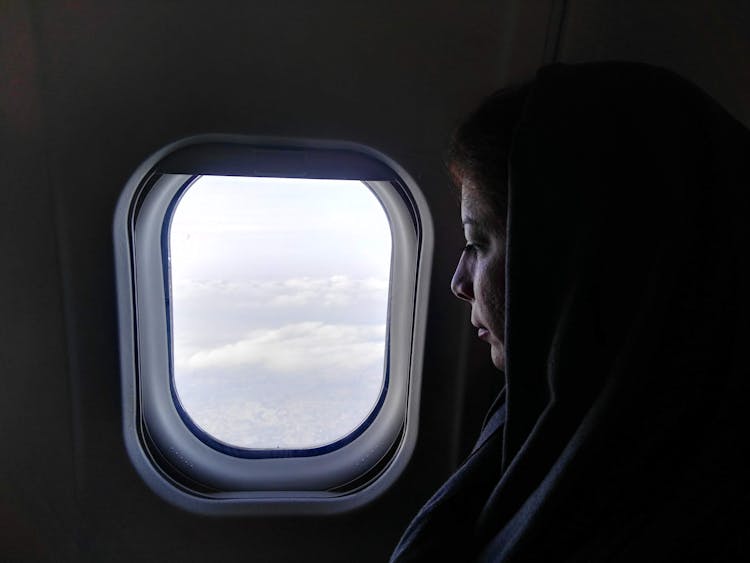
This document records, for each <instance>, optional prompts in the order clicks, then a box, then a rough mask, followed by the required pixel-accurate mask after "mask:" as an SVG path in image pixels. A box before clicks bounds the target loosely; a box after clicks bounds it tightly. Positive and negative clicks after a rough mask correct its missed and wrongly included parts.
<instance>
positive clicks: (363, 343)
mask: <svg viewBox="0 0 750 563" xmlns="http://www.w3.org/2000/svg"><path fill="white" fill-rule="evenodd" d="M384 342H385V325H379V326H367V325H365V326H350V325H327V324H324V323H321V322H306V323H297V324H291V325H286V326H282V327H279V328H274V329H261V330H254V331H252V332H250V333H249V334H248V335H247V336H246V337H245V338H243V339H242V340H239V341H238V342H233V343H231V344H227V345H224V346H220V347H217V348H211V349H208V350H200V351H198V352H196V353H194V354H192V355H191V356H190V357H188V358H186V361H185V362H184V364H183V363H182V362H178V358H175V362H176V363H177V365H178V366H179V367H185V368H187V369H190V370H201V369H207V368H211V369H215V370H219V369H224V368H235V367H253V366H262V367H264V368H266V369H268V370H270V371H273V372H279V373H294V372H302V371H307V372H310V371H319V370H341V369H343V370H346V371H350V370H357V369H364V368H365V367H367V366H370V365H372V364H373V362H378V361H379V362H381V363H382V361H383V351H384Z"/></svg>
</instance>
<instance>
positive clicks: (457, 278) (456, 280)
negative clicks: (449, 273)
mask: <svg viewBox="0 0 750 563" xmlns="http://www.w3.org/2000/svg"><path fill="white" fill-rule="evenodd" d="M451 291H453V295H455V296H456V297H458V298H459V299H463V300H464V301H469V302H471V301H472V300H473V299H474V288H473V283H472V280H471V276H470V275H469V271H468V270H467V268H466V264H465V261H464V255H463V254H462V255H461V258H460V259H459V261H458V265H457V266H456V271H455V272H453V279H451Z"/></svg>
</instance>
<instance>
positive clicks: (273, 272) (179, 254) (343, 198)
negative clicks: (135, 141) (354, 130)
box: [169, 176, 391, 449]
mask: <svg viewBox="0 0 750 563" xmlns="http://www.w3.org/2000/svg"><path fill="white" fill-rule="evenodd" d="M169 244H170V280H171V291H172V348H173V364H174V384H175V389H176V391H177V394H178V396H179V399H180V402H181V403H182V406H183V407H184V409H185V411H186V412H187V414H188V415H189V416H190V417H191V418H192V419H193V421H194V422H195V423H196V424H197V425H198V426H199V427H200V428H202V429H203V430H205V431H206V432H207V433H208V434H210V435H212V436H213V437H215V438H216V439H218V440H220V441H222V442H225V443H228V444H230V445H232V446H236V447H245V448H262V449H276V448H280V449H302V448H313V447H316V446H321V445H325V444H329V443H331V442H334V441H336V440H337V439H339V438H342V437H344V436H346V435H347V434H349V433H351V432H352V431H353V430H354V429H355V428H357V427H358V426H359V424H360V423H361V422H363V421H364V420H365V418H366V417H367V416H368V414H369V413H370V412H371V411H372V409H373V407H374V406H375V404H376V403H377V401H378V397H379V395H380V392H381V390H382V387H383V382H384V377H383V376H384V349H385V332H386V317H387V302H388V283H389V274H390V259H391V231H390V226H389V223H388V218H387V216H386V214H385V212H384V210H383V208H382V206H381V204H380V202H379V201H378V199H377V198H376V197H375V196H374V195H373V194H372V192H371V191H370V190H369V189H368V188H367V187H366V186H365V185H364V184H363V183H362V182H358V181H350V180H346V181H344V180H307V179H287V178H238V177H223V176H203V177H201V178H199V179H198V180H197V181H196V182H194V184H193V185H192V186H191V187H190V188H189V189H188V190H187V191H186V192H185V194H184V195H183V196H182V198H181V200H180V201H179V204H178V205H177V206H176V209H175V211H174V215H173V217H172V222H171V226H170V230H169Z"/></svg>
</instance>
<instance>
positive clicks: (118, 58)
mask: <svg viewBox="0 0 750 563" xmlns="http://www.w3.org/2000/svg"><path fill="white" fill-rule="evenodd" d="M748 24H750V5H748V4H746V3H739V2H729V1H726V2H712V3H710V4H709V3H704V2H700V1H698V0H694V1H690V2H675V3H671V4H667V3H654V2H647V1H645V0H638V1H637V2H628V3H621V2H607V1H604V0H600V1H595V0H571V1H569V2H563V1H560V0H544V1H543V0H534V1H528V0H510V1H503V2H497V1H494V0H478V1H476V2H471V3H469V4H462V3H458V2H448V1H435V0H409V1H406V2H404V1H402V2H391V1H378V2H356V1H355V2H352V1H344V0H319V1H316V2H309V1H306V0H277V1H276V2H244V3H237V2H231V1H228V0H224V1H217V2H211V3H207V2H200V1H197V0H190V1H185V2H170V1H165V0H162V1H150V2H146V1H143V2H101V1H98V0H76V1H74V0H70V1H59V2H54V3H52V2H35V1H30V0H29V1H20V0H19V1H14V0H10V1H8V2H4V3H2V4H0V77H1V78H0V111H2V113H1V114H0V115H1V116H2V126H1V127H0V186H1V187H0V225H2V236H1V237H0V251H1V252H2V256H3V268H2V272H3V275H2V283H1V285H0V288H1V289H0V315H1V316H0V318H2V319H3V322H2V328H1V329H0V330H1V331H2V332H1V333H0V335H1V336H2V338H0V367H1V368H2V371H1V372H0V373H2V390H1V391H0V432H1V434H2V439H3V441H2V443H3V446H4V451H3V454H2V456H0V559H4V560H5V559H7V560H18V561H32V560H33V561H40V560H54V561H65V560H71V561H78V560H91V561H100V560H106V561H148V560H167V561H171V560H180V561H207V560H211V561H233V560H239V559H248V560H260V561H295V560H302V559H304V560H322V561H383V560H385V559H386V558H387V555H388V553H389V552H390V550H391V549H392V547H393V545H394V543H395V542H396V541H397V539H398V537H399V535H400V533H401V532H402V530H403V528H404V527H405V525H406V524H407V523H408V521H409V520H410V518H411V517H412V515H413V514H414V513H415V512H416V510H417V509H418V508H419V506H420V505H421V504H422V502H424V500H425V499H426V498H427V497H428V496H429V494H430V493H431V492H432V491H433V490H434V489H435V488H436V487H437V486H438V485H439V484H440V483H441V482H442V480H444V479H445V478H446V477H447V476H448V475H449V474H450V472H451V470H452V469H453V468H454V467H455V466H456V464H457V463H458V461H459V460H460V458H461V457H462V456H463V455H464V454H465V452H466V451H467V449H468V448H469V447H470V444H471V442H472V440H473V437H474V435H475V434H476V432H477V431H478V425H479V424H480V422H481V418H482V414H483V409H484V408H485V406H486V404H487V402H488V401H489V396H490V393H491V390H492V389H493V388H494V387H495V386H496V385H497V375H496V374H495V373H494V371H493V370H492V369H491V367H490V366H489V361H488V358H487V351H486V348H485V346H484V345H483V344H482V343H479V342H476V339H475V338H474V337H473V332H472V331H471V327H470V326H469V324H468V312H467V310H466V308H465V307H463V306H462V305H461V304H459V303H458V302H457V301H456V300H455V299H454V298H453V296H452V295H451V294H450V291H449V288H448V286H449V281H450V277H451V274H452V272H453V267H454V265H455V260H456V258H457V256H458V253H459V251H460V248H461V246H462V237H461V232H460V228H459V225H458V207H457V204H456V195H455V193H454V192H452V191H451V189H450V188H449V187H448V181H447V178H446V177H445V174H444V173H443V171H442V168H441V164H440V154H441V150H442V148H443V146H444V143H445V139H446V138H447V136H448V134H449V131H450V130H451V128H452V127H453V126H454V125H455V123H456V122H457V120H459V119H460V118H461V116H462V115H464V114H465V113H466V112H467V111H468V110H470V109H471V108H472V107H473V106H474V105H475V104H476V103H477V101H478V100H480V99H481V98H482V97H483V96H484V95H486V94H487V93H489V92H491V91H493V90H494V89H496V88H498V87H500V86H502V85H504V84H507V83H509V82H513V81H517V80H522V79H525V78H529V77H531V76H532V75H533V72H534V70H535V69H536V68H538V67H539V66H540V65H542V64H543V63H545V62H550V61H552V60H555V59H557V60H563V61H568V62H575V61H584V60H601V59H606V58H618V59H631V60H643V61H646V62H652V63H656V64H661V65H664V66H667V67H669V68H673V69H674V70H677V71H678V72H681V73H683V74H684V75H686V76H687V77H688V78H691V79H693V80H695V81H696V82H697V83H698V84H699V85H701V86H702V87H704V88H705V89H706V90H707V91H708V92H709V93H711V94H713V95H715V96H716V97H717V98H718V99H719V100H720V101H721V102H723V103H724V104H725V105H726V106H727V107H728V109H730V111H732V112H733V113H734V115H736V116H737V117H738V118H740V119H741V120H743V121H744V122H745V123H746V124H748V123H750V96H748V88H749V87H750V78H749V77H748V72H747V65H746V61H747V60H748V58H750V42H749V40H748V34H747V32H746V30H747V29H750V27H749V25H748ZM209 132H222V133H239V134H252V135H273V136H289V137H312V138H328V139H341V140H348V141H355V142H360V143H364V144H368V145H371V146H372V147H374V148H376V149H379V150H381V151H383V152H385V153H386V154H388V155H389V156H391V157H392V158H394V159H395V160H396V161H398V162H399V163H400V164H402V165H403V166H404V167H405V168H406V170H407V171H409V173H410V174H412V175H413V176H414V178H415V179H416V181H417V182H418V184H419V186H420V187H421V189H422V190H423V191H424V193H425V196H426V199H427V202H428V204H429V206H430V210H431V213H432V215H433V218H434V222H435V227H436V228H435V233H436V253H435V259H434V264H433V270H432V283H431V295H430V302H429V305H430V311H429V317H428V328H427V346H426V358H425V364H424V366H425V371H424V375H423V392H422V396H423V398H422V407H421V415H420V435H419V441H418V444H417V448H416V451H415V453H414V457H413V460H412V462H411V464H410V466H409V467H408V469H407V470H406V472H405V473H404V474H403V476H402V478H401V480H400V481H399V482H398V483H397V485H396V486H395V487H394V488H393V489H392V490H390V491H389V492H387V493H386V494H385V495H383V496H382V497H381V498H380V499H378V500H377V501H376V502H374V503H373V504H372V505H369V506H367V507H364V508H362V509H360V510H357V511H356V512H353V513H350V514H345V515H338V516H325V517H322V516H316V517H302V516H299V517H273V518H264V517H259V516H254V517H241V518H240V517H237V518H207V517H199V516H196V515H193V514H189V513H186V512H183V511H181V510H179V509H177V508H174V507H172V506H170V505H168V504H166V503H165V502H164V501H162V500H161V499H159V498H158V497H157V496H156V495H154V494H153V493H152V492H151V491H150V490H149V489H148V488H147V487H146V485H145V484H144V483H143V482H142V481H141V480H140V478H139V477H138V476H137V474H136V473H135V471H134V470H133V468H132V467H131V465H130V461H129V459H128V458H127V455H126V453H125V449H124V444H123V439H122V429H121V406H120V394H119V393H120V390H119V384H120V375H119V363H118V350H117V324H116V314H115V292H114V272H113V256H112V238H111V225H112V215H113V211H114V206H115V203H116V201H117V197H118V196H119V193H120V191H121V189H122V187H123V185H124V183H125V181H126V180H127V178H128V177H129V175H130V174H131V173H132V172H133V170H134V169H135V168H136V166H137V165H138V164H139V163H140V162H142V161H143V160H144V159H145V158H146V157H147V156H148V155H149V154H151V153H152V152H153V151H155V150H157V149H158V148H160V147H162V146H164V145H166V144H167V143H170V142H172V141H174V140H176V139H179V138H183V137H186V136H189V135H193V134H199V133H209Z"/></svg>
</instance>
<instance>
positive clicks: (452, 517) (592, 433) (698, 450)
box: [392, 63, 750, 562]
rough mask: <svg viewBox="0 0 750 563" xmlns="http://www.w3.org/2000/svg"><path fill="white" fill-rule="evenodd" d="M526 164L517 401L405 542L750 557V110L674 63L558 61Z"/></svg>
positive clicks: (523, 124) (629, 557) (510, 247)
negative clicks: (671, 66)
mask: <svg viewBox="0 0 750 563" xmlns="http://www.w3.org/2000/svg"><path fill="white" fill-rule="evenodd" d="M509 170H510V172H509V176H510V178H509V211H508V232H507V237H508V238H507V252H508V258H507V269H506V308H507V319H506V332H505V334H506V358H507V360H506V374H505V382H506V385H505V389H504V395H503V397H502V398H501V401H500V402H501V407H500V408H499V410H497V412H498V413H501V414H500V415H498V416H504V417H505V418H506V422H505V425H504V426H502V425H500V424H498V417H495V418H494V419H493V420H494V422H493V424H494V426H493V427H490V426H488V427H487V428H486V429H485V432H484V433H485V434H487V433H489V437H488V438H487V439H486V440H485V441H482V440H480V443H479V444H478V446H477V448H475V450H474V452H473V453H472V454H471V456H470V457H469V459H468V460H467V461H466V462H465V463H464V465H463V466H462V467H461V468H460V469H459V470H458V472H457V473H456V474H455V475H454V476H453V477H452V478H451V479H450V480H449V481H448V482H447V483H446V484H445V485H444V486H443V487H442V488H441V489H440V491H439V492H438V493H437V494H436V495H435V497H433V499H431V500H430V501H429V502H428V504H427V505H426V506H425V507H424V508H423V510H422V511H421V512H420V514H419V515H418V516H417V518H416V519H415V520H414V522H412V524H411V526H410V527H409V529H408V530H407V531H406V533H405V535H404V537H403V538H402V540H401V543H400V544H399V546H398V547H397V549H396V552H395V553H394V556H393V559H392V560H393V561H398V562H404V561H423V560H424V561H436V560H454V561H463V560H479V561H503V562H505V561H639V562H640V561H737V560H750V555H749V554H750V546H748V545H747V541H746V540H745V539H744V538H745V536H748V535H750V531H748V530H747V528H748V526H749V525H750V518H748V517H747V513H748V510H749V509H748V502H749V501H750V494H749V487H748V477H747V476H746V475H747V474H748V471H747V469H746V468H745V465H744V460H745V459H750V417H748V415H747V411H748V410H750V409H748V407H747V405H746V402H747V401H748V398H750V393H748V391H750V368H749V367H748V360H747V358H746V354H745V350H746V349H747V343H748V342H749V341H750V275H749V271H750V268H749V267H748V266H749V264H748V262H749V260H748V258H749V257H750V244H748V243H749V242H750V230H749V229H748V224H750V205H749V201H750V196H749V195H748V194H749V192H750V132H748V130H747V129H746V128H744V127H743V126H742V125H741V124H739V123H738V122H737V121H736V120H734V119H733V118H732V117H731V116H730V115H728V114H727V113H726V112H725V111H724V110H723V109H722V108H720V107H719V106H718V105H717V104H716V103H715V102H714V101H713V100H711V99H710V98H709V97H708V96H706V95H705V94H704V93H703V92H701V91H700V90H698V89H697V88H695V87H694V86H692V85H691V84H689V83H688V82H686V81H685V80H683V79H681V78H679V77H677V76H675V75H674V74H672V73H670V72H668V71H665V70H662V69H656V68H653V67H649V66H646V65H640V64H631V63H593V64H585V65H571V66H568V65H553V66H550V67H547V68H544V69H542V70H541V71H540V72H539V73H538V75H537V77H536V79H535V80H534V82H533V84H532V85H531V90H530V93H529V95H528V99H527V102H526V106H525V109H524V113H523V117H522V118H521V120H520V122H519V125H518V127H517V130H516V133H515V135H514V140H513V147H512V152H511V156H510V159H509Z"/></svg>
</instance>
